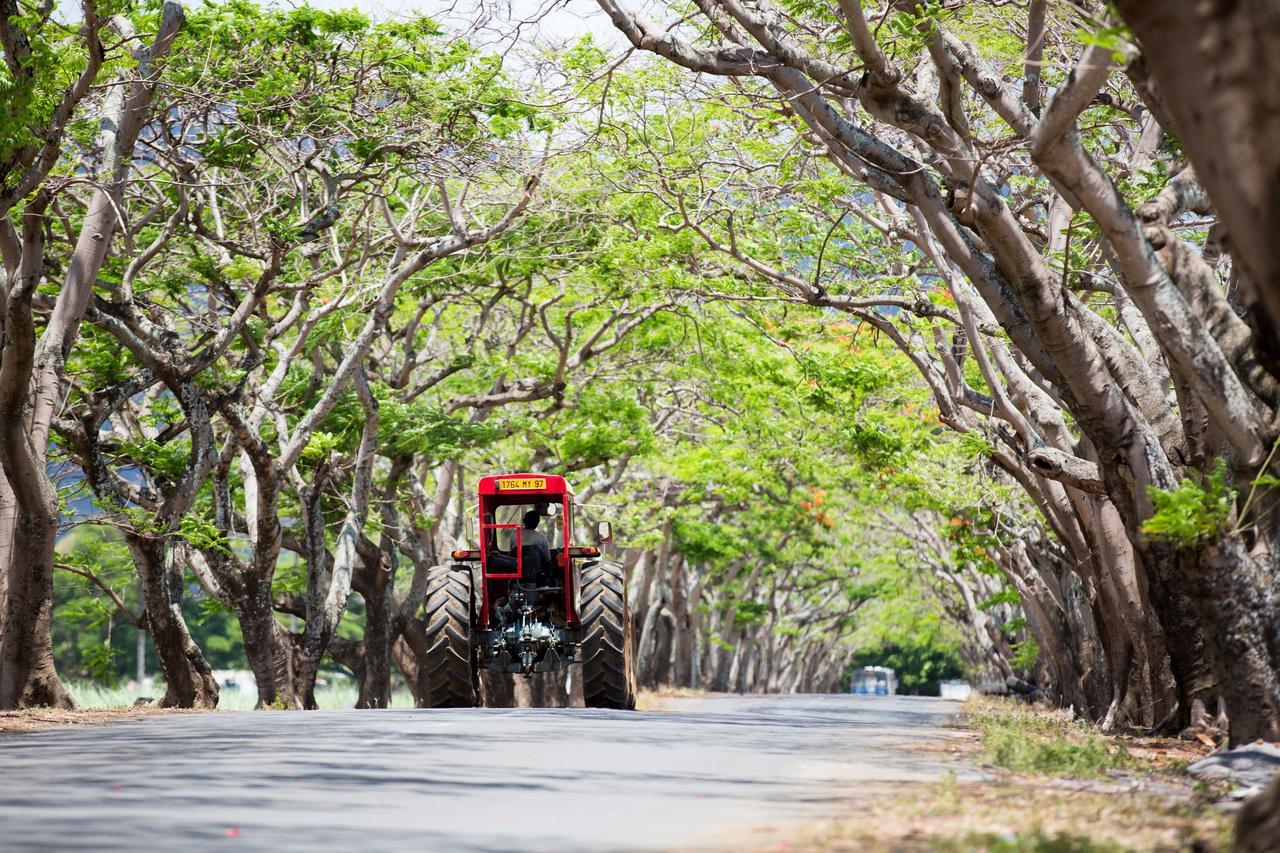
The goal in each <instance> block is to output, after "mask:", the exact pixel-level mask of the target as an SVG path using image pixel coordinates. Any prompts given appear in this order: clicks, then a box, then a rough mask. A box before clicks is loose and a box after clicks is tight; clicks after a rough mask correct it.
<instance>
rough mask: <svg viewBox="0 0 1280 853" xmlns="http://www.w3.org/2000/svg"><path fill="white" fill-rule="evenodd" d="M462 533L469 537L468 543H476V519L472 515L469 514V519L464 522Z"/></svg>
mask: <svg viewBox="0 0 1280 853" xmlns="http://www.w3.org/2000/svg"><path fill="white" fill-rule="evenodd" d="M462 527H463V532H462V535H463V536H465V537H467V544H468V545H474V544H476V520H475V519H474V518H472V517H471V516H469V515H468V516H467V520H466V521H465V522H464V523H463V525H462Z"/></svg>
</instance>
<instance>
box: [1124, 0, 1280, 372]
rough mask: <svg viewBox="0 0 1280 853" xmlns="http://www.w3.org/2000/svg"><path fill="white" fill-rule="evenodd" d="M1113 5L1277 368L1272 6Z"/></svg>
mask: <svg viewBox="0 0 1280 853" xmlns="http://www.w3.org/2000/svg"><path fill="white" fill-rule="evenodd" d="M1116 8H1117V9H1119V11H1120V14H1121V15H1122V16H1123V17H1124V20H1125V23H1127V24H1128V25H1129V26H1130V28H1131V29H1132V30H1133V32H1134V34H1135V35H1136V36H1137V38H1138V41H1139V42H1140V43H1141V46H1142V52H1143V58H1144V60H1145V62H1146V64H1147V66H1148V68H1149V69H1150V70H1151V72H1152V74H1153V75H1154V77H1155V79H1156V81H1157V82H1158V83H1159V92H1160V95H1159V97H1160V100H1161V103H1162V105H1163V106H1164V108H1165V110H1166V111H1167V113H1168V115H1169V116H1170V117H1171V119H1172V121H1173V127H1172V128H1169V129H1170V130H1172V131H1174V132H1176V133H1177V136H1178V142H1179V143H1180V144H1181V145H1182V147H1183V148H1184V149H1185V150H1186V151H1187V153H1188V154H1189V155H1190V157H1191V162H1192V163H1193V164H1194V165H1195V167H1196V173H1197V175H1198V176H1199V178H1200V182H1201V183H1202V184H1203V186H1204V188H1205V189H1206V190H1207V191H1208V193H1209V197H1210V198H1211V199H1212V200H1213V206H1214V209H1215V210H1216V211H1217V212H1218V214H1219V215H1220V216H1221V217H1222V221H1223V222H1224V223H1225V224H1226V228H1227V233H1228V235H1229V237H1230V245H1231V257H1232V260H1233V262H1234V263H1235V264H1236V265H1238V268H1239V270H1240V272H1241V273H1242V275H1241V276H1240V280H1241V283H1242V284H1243V285H1244V291H1245V295H1246V302H1247V304H1248V305H1249V306H1250V313H1251V316H1252V319H1253V321H1254V324H1255V328H1256V330H1257V335H1256V338H1257V341H1258V344H1259V346H1260V349H1261V350H1262V354H1263V356H1264V358H1265V359H1266V363H1267V366H1268V367H1269V369H1270V372H1271V373H1272V375H1274V376H1280V334H1278V333H1280V252H1277V251H1276V246H1275V235H1276V234H1278V233H1280V146H1277V145H1276V140H1277V139H1280V57H1277V54H1276V50H1275V46H1276V44H1277V43H1278V42H1280V12H1277V11H1276V8H1275V5H1274V4H1273V3H1269V2H1260V0H1169V2H1164V3H1149V2H1144V0H1117V3H1116ZM1210 105H1212V106H1211V107H1210Z"/></svg>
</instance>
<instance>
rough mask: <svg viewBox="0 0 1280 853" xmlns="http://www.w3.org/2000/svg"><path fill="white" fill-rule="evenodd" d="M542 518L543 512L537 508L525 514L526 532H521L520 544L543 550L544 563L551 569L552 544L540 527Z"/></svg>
mask: <svg viewBox="0 0 1280 853" xmlns="http://www.w3.org/2000/svg"><path fill="white" fill-rule="evenodd" d="M541 518H542V513H540V512H538V511H537V510H536V509H531V510H529V511H528V512H526V513H525V514H524V532H523V533H521V534H520V544H521V545H523V546H524V547H526V548H530V547H534V548H537V549H538V550H539V551H540V552H542V559H543V565H544V566H546V567H547V568H548V569H550V568H551V566H552V562H551V545H550V544H549V543H548V542H547V536H546V534H545V533H543V532H542V531H541V530H539V529H538V521H539V520H540V519H541Z"/></svg>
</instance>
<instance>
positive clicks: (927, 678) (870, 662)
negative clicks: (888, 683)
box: [850, 637, 964, 696]
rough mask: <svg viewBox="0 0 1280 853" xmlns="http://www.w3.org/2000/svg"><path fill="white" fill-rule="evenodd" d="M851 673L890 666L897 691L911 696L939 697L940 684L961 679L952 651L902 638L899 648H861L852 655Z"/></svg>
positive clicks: (959, 664) (892, 644) (932, 644)
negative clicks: (865, 667) (952, 679)
mask: <svg viewBox="0 0 1280 853" xmlns="http://www.w3.org/2000/svg"><path fill="white" fill-rule="evenodd" d="M850 666H851V671H856V670H858V669H860V668H862V667H864V666H887V667H890V668H891V669H892V670H893V672H894V676H895V677H896V678H897V681H898V692H899V693H903V694H907V695H910V696H940V695H941V694H942V689H941V687H940V682H942V681H945V680H947V679H951V678H961V677H963V676H964V667H963V666H962V665H961V663H960V658H959V656H958V655H957V654H956V652H955V650H954V649H949V648H947V647H945V646H940V645H937V644H935V643H932V642H929V640H928V639H927V638H922V639H921V640H913V639H912V638H907V637H904V638H902V645H899V644H897V643H886V644H885V645H883V646H881V647H880V648H875V649H862V650H860V651H859V652H858V653H857V654H856V655H854V656H853V660H852V663H851V665H850Z"/></svg>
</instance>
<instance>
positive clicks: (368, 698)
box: [356, 565, 393, 708]
mask: <svg viewBox="0 0 1280 853" xmlns="http://www.w3.org/2000/svg"><path fill="white" fill-rule="evenodd" d="M361 574H362V576H363V582H362V583H361V584H360V586H359V587H358V591H359V592H360V594H361V595H362V596H363V597H364V643H363V645H364V678H363V679H361V681H360V696H359V698H358V699H357V700H356V707H357V708H389V707H391V618H392V603H393V602H392V598H391V593H392V589H391V574H390V573H389V572H384V571H380V570H379V567H378V566H376V565H375V566H373V567H372V570H367V571H365V572H362V573H361Z"/></svg>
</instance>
